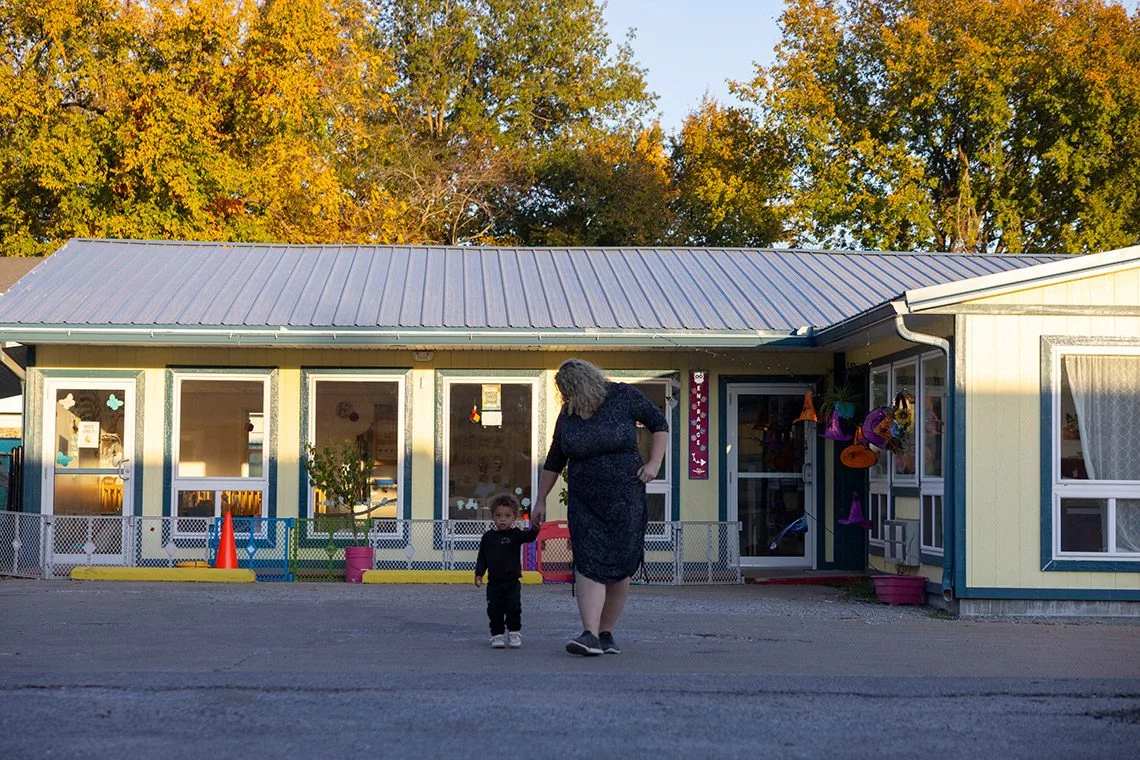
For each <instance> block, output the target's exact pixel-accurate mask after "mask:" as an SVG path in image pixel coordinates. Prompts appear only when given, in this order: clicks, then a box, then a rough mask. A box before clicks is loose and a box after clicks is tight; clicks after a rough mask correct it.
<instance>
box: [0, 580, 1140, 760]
mask: <svg viewBox="0 0 1140 760" xmlns="http://www.w3.org/2000/svg"><path fill="white" fill-rule="evenodd" d="M523 609H524V614H523V637H524V642H523V648H522V649H520V650H517V651H512V650H491V649H490V648H489V647H488V646H487V634H486V618H485V613H484V598H483V595H482V592H481V591H478V590H476V589H474V588H467V587H459V586H355V585H348V584H333V585H321V584H256V585H213V584H198V585H195V584H164V583H149V584H132V583H90V582H88V583H78V582H66V581H65V582H37V581H18V580H10V579H7V580H0V758H3V759H4V760H23V758H41V757H53V758H116V759H119V758H123V759H133V758H140V759H141V758H200V757H207V758H210V759H211V760H223V759H228V758H260V757H281V756H286V757H306V758H324V757H343V756H345V755H346V754H350V753H367V755H368V756H369V757H393V758H420V757H439V758H468V757H470V758H485V757H488V756H489V755H495V756H497V757H525V758H547V757H549V758H560V757H580V756H588V755H595V756H601V755H605V756H614V755H624V756H627V757H634V758H638V757H686V758H705V757H708V758H714V757H715V758H725V757H741V758H743V757H749V758H753V757H757V756H767V757H779V758H783V757H789V758H797V757H803V758H817V757H828V758H845V757H852V758H858V757H875V758H881V757H883V756H884V755H885V756H892V757H894V756H908V755H921V756H922V757H971V758H973V757H976V756H977V755H979V754H993V755H995V756H999V757H1003V758H1004V757H1010V758H1022V757H1024V758H1054V757H1056V758H1062V757H1063V758H1067V759H1069V760H1071V759H1073V758H1086V757H1088V758H1129V759H1132V758H1136V757H1137V756H1140V621H1135V620H1133V621H1081V622H1074V621H1068V622H1060V621H961V620H954V619H949V618H947V617H945V616H943V615H941V614H939V613H935V612H933V611H931V610H929V609H927V608H904V607H886V606H883V605H879V604H875V603H871V602H864V601H857V600H851V599H848V598H846V597H844V595H843V594H841V593H840V592H839V591H837V590H835V589H831V588H826V587H780V586H753V585H748V586H734V587H695V586H694V587H656V586H653V587H650V586H639V587H635V589H634V591H633V594H632V595H631V600H630V605H629V607H628V608H627V612H626V615H625V617H624V618H623V626H622V627H621V628H620V629H619V630H618V631H617V632H616V635H617V637H618V641H619V643H620V644H621V645H622V648H623V653H622V654H620V655H607V656H603V657H596V658H582V657H574V656H572V655H568V654H566V653H565V652H564V651H563V644H564V643H565V640H566V639H567V638H568V637H569V636H572V635H575V634H576V633H578V631H577V630H576V620H577V616H576V614H575V606H574V600H573V599H572V598H571V596H570V593H569V589H568V587H566V586H543V587H525V588H524V589H523Z"/></svg>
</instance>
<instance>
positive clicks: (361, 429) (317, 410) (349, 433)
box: [313, 379, 400, 517]
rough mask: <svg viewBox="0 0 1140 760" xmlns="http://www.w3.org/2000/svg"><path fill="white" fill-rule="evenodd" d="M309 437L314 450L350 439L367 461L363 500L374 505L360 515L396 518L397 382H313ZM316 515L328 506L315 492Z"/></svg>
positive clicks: (397, 473) (398, 476) (397, 467)
mask: <svg viewBox="0 0 1140 760" xmlns="http://www.w3.org/2000/svg"><path fill="white" fill-rule="evenodd" d="M314 386H315V391H314V397H315V398H314V402H313V404H314V406H313V420H314V422H313V441H314V443H315V445H316V447H317V448H318V449H322V448H324V447H325V446H331V447H333V448H334V449H339V448H340V446H341V445H342V444H343V443H344V442H345V441H354V442H355V443H356V445H357V446H358V447H359V448H360V450H361V451H362V452H364V456H365V458H366V461H368V462H371V463H372V482H371V485H370V487H369V494H368V499H369V503H370V504H371V505H372V507H373V509H372V511H371V512H369V513H368V515H364V514H358V516H360V517H396V516H397V510H396V506H397V504H396V502H397V485H398V483H399V482H400V451H399V425H400V419H399V415H400V399H399V393H400V386H399V384H398V383H395V382H392V381H382V380H376V381H372V380H368V381H357V380H323V379H322V380H318V381H317V382H316V383H314ZM314 504H316V512H317V513H318V514H320V513H323V512H325V511H326V508H327V506H328V505H327V504H325V503H324V500H323V499H322V498H320V496H319V494H314Z"/></svg>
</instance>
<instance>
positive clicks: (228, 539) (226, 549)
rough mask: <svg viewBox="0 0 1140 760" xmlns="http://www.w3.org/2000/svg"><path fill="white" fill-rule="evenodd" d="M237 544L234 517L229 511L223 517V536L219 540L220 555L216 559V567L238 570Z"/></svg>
mask: <svg viewBox="0 0 1140 760" xmlns="http://www.w3.org/2000/svg"><path fill="white" fill-rule="evenodd" d="M237 566H238V560H237V544H236V543H235V542H234V519H233V517H232V516H231V515H230V513H229V512H226V516H225V517H224V518H223V519H222V538H221V540H220V541H218V556H217V557H216V558H215V559H214V567H215V568H217V569H219V570H223V569H224V570H236V569H237Z"/></svg>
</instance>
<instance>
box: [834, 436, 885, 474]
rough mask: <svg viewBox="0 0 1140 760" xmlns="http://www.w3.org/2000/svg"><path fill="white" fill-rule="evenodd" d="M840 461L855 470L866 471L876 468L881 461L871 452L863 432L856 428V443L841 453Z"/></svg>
mask: <svg viewBox="0 0 1140 760" xmlns="http://www.w3.org/2000/svg"><path fill="white" fill-rule="evenodd" d="M839 461H840V462H842V463H843V464H845V465H846V466H848V467H850V468H852V469H853V470H865V469H867V468H868V467H874V466H875V463H876V462H878V461H879V455H878V454H876V453H875V452H874V451H872V450H871V447H870V446H868V445H867V441H866V439H864V438H863V430H862V429H861V428H855V442H854V443H852V444H851V445H850V446H848V447H847V448H845V449H843V451H841V452H839Z"/></svg>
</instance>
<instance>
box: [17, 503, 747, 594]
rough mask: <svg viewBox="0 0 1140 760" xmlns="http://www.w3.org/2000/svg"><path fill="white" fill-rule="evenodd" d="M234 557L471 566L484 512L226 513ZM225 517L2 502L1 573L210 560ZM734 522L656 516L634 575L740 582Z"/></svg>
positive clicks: (556, 567)
mask: <svg viewBox="0 0 1140 760" xmlns="http://www.w3.org/2000/svg"><path fill="white" fill-rule="evenodd" d="M233 525H234V539H235V545H236V548H237V555H238V566H239V567H243V568H250V569H252V570H253V571H254V572H255V574H256V575H257V579H258V580H260V581H271V580H273V581H292V580H297V581H343V580H344V577H345V559H344V550H345V547H348V546H370V547H371V548H372V550H373V562H372V568H373V569H376V570H470V571H472V572H474V569H475V560H476V558H477V557H478V554H479V540H480V538H481V537H482V536H483V534H484V533H486V532H487V531H488V530H490V529H491V522H490V521H489V520H403V519H386V518H373V519H369V520H354V519H351V518H347V517H338V518H332V517H318V518H262V517H235V518H233ZM221 529H222V519H221V518H215V517H101V516H71V515H58V516H53V515H38V514H25V513H21V512H0V575H7V576H15V577H23V578H66V577H69V575H70V573H71V570H72V569H73V568H75V567H77V566H80V565H103V566H110V567H180V566H181V567H185V566H191V567H193V566H200V565H203V564H207V565H212V564H213V562H214V559H215V557H216V556H217V550H218V542H219V537H220V535H221ZM738 536H739V523H734V522H733V523H729V522H681V521H677V522H654V523H650V524H649V528H648V531H647V534H646V542H645V564H644V566H643V568H642V570H641V571H639V574H638V575H637V576H635V578H634V581H635V582H638V583H650V584H673V585H680V584H727V583H742V582H743V576H742V574H741V572H740V550H739V546H740V545H739V538H738ZM572 553H573V546H572V545H570V543H569V542H568V541H566V540H561V541H558V540H554V541H551V542H549V543H548V544H546V545H545V546H544V555H545V556H544V557H543V561H542V564H543V566H544V567H538V563H537V561H536V553H535V546H534V545H533V544H529V545H527V546H526V547H525V553H524V557H523V568H524V569H527V570H531V569H538V570H540V571H541V570H543V569H545V570H547V571H548V572H551V571H557V572H555V573H553V574H554V575H564V574H566V573H567V572H568V571H569V569H570V567H571V563H572V561H573V557H572Z"/></svg>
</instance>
